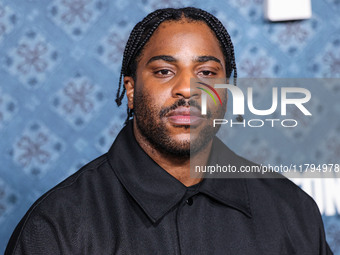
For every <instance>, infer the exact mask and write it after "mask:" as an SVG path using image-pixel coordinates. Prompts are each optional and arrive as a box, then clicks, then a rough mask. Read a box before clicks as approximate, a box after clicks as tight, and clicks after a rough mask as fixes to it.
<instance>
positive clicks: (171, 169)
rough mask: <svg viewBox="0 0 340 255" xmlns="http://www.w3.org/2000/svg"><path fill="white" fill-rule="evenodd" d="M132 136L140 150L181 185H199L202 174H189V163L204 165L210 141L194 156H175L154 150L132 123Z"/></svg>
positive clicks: (192, 172)
mask: <svg viewBox="0 0 340 255" xmlns="http://www.w3.org/2000/svg"><path fill="white" fill-rule="evenodd" d="M133 131H134V135H135V137H136V140H137V142H138V143H139V145H140V146H141V147H142V149H143V150H144V151H145V152H146V154H148V155H149V156H150V158H152V159H153V160H154V161H155V162H156V163H157V164H158V165H159V166H160V167H162V168H163V169H164V170H165V171H167V172H168V173H169V174H170V175H172V176H173V177H174V178H176V179H177V180H178V181H180V182H181V183H182V184H183V185H185V186H187V187H189V186H192V185H194V184H197V183H199V182H200V181H201V180H202V177H203V176H202V173H194V171H191V173H190V161H192V162H195V165H200V166H201V165H206V163H207V162H208V158H209V152H210V150H211V146H212V140H211V141H210V142H209V143H208V144H207V146H205V147H204V148H203V149H202V150H200V151H199V152H197V153H196V154H195V155H190V156H183V157H180V156H176V155H172V154H169V153H166V152H163V151H160V150H158V149H156V148H155V147H154V146H153V145H152V144H151V143H150V142H149V141H148V140H147V139H146V138H145V137H144V136H143V135H142V134H141V133H140V132H139V130H138V127H137V126H136V123H135V121H134V125H133Z"/></svg>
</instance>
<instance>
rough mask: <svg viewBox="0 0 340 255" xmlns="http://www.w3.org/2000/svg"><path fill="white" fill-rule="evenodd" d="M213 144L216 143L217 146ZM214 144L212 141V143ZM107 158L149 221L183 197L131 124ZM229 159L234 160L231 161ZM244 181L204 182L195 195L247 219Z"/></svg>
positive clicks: (181, 189) (183, 190) (181, 188)
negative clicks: (231, 208)
mask: <svg viewBox="0 0 340 255" xmlns="http://www.w3.org/2000/svg"><path fill="white" fill-rule="evenodd" d="M216 139H218V138H216ZM216 139H215V140H216ZM216 141H217V144H219V143H221V142H220V141H219V140H216ZM215 143H216V142H215V141H214V143H213V144H215ZM225 147H226V146H225ZM226 149H227V153H229V154H230V155H228V157H227V158H230V159H232V158H233V157H234V156H236V155H235V154H234V153H233V152H232V151H230V150H229V149H228V148H227V147H226ZM214 154H215V153H212V155H214ZM107 156H108V161H109V163H110V166H111V168H112V169H113V171H114V172H115V174H116V175H117V177H118V179H119V180H120V182H121V183H122V184H123V186H124V187H125V189H126V190H127V191H128V192H129V194H130V195H131V196H132V197H133V198H134V200H135V201H136V202H137V203H138V204H139V206H140V207H141V208H142V209H143V210H144V212H145V213H146V214H147V215H148V217H149V218H150V220H151V221H152V222H154V223H155V222H157V221H158V220H159V219H161V218H162V217H163V216H164V215H165V214H166V213H167V212H168V211H169V210H170V209H171V208H172V207H174V206H175V205H176V204H177V203H178V202H179V201H180V200H181V199H182V198H183V197H184V196H185V193H186V191H187V187H186V186H185V185H183V184H182V183H181V182H179V181H178V180H177V179H176V178H174V177H173V176H171V175H170V174H169V173H168V172H166V171H165V170H164V169H163V168H161V167H160V166H159V165H158V164H157V163H156V162H155V161H153V160H152V159H151V158H150V157H149V156H148V155H147V154H146V153H145V152H144V150H143V149H142V148H141V147H140V145H139V144H138V142H137V141H136V139H135V136H134V134H133V125H132V121H130V122H129V123H128V124H127V125H126V126H125V127H124V128H123V129H122V130H121V132H120V133H119V134H118V136H117V138H116V140H115V142H114V143H113V145H112V147H111V148H110V150H109V152H108V154H107ZM236 157H238V156H236ZM227 158H226V157H215V156H213V157H211V158H210V161H211V160H213V161H215V160H217V161H220V163H221V164H222V163H223V162H221V159H227ZM232 160H233V161H235V158H234V159H232ZM245 181H246V180H245V179H210V178H209V179H204V180H203V181H202V183H201V185H200V186H199V192H201V193H204V194H206V195H208V196H210V197H212V198H213V199H216V200H218V201H219V202H221V203H223V204H225V205H227V206H230V207H233V208H234V209H237V210H239V211H241V212H243V213H244V214H246V215H247V216H249V217H251V211H250V206H249V198H248V193H247V189H246V183H245Z"/></svg>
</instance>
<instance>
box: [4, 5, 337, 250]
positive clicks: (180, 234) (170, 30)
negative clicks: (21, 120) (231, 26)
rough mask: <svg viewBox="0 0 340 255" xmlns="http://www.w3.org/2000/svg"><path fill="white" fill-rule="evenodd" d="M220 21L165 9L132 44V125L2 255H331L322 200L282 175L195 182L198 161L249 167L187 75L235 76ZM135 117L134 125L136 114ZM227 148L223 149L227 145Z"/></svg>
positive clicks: (22, 227) (127, 78)
mask: <svg viewBox="0 0 340 255" xmlns="http://www.w3.org/2000/svg"><path fill="white" fill-rule="evenodd" d="M232 72H234V77H235V78H236V65H235V59H234V51H233V45H232V43H231V40H230V37H229V35H228V33H227V31H226V30H225V28H224V27H223V25H222V24H221V23H220V22H219V21H218V20H217V19H216V18H215V17H214V16H212V15H211V14H209V13H207V12H205V11H202V10H199V9H196V8H184V9H161V10H157V11H155V12H153V13H151V14H149V15H148V16H147V17H146V18H144V19H143V20H142V21H141V22H140V23H138V24H137V25H136V26H135V28H134V29H133V31H132V32H131V35H130V38H129V40H128V42H127V45H126V48H125V52H124V58H123V66H122V72H121V78H120V84H119V85H121V81H122V79H123V81H124V89H123V90H122V91H120V87H119V90H118V93H117V103H118V104H120V103H121V100H122V99H123V97H124V95H125V93H126V96H127V99H128V117H127V122H126V123H127V124H126V126H125V127H124V128H123V129H122V131H121V132H120V134H119V135H118V136H117V138H116V140H115V142H114V144H113V145H112V147H111V149H110V150H109V152H108V153H107V154H105V155H103V156H101V157H99V158H98V159H96V160H94V161H93V162H91V163H89V164H88V165H86V166H85V167H83V168H82V169H81V170H79V171H78V172H77V173H75V174H74V175H73V176H71V177H69V178H68V179H66V180H65V181H64V182H62V183H61V184H59V185H58V186H56V187H55V188H53V189H52V190H51V191H49V192H47V194H45V195H44V196H43V197H41V198H40V199H39V200H38V201H37V202H36V203H35V204H34V205H33V206H32V207H31V209H30V210H29V211H28V213H27V214H26V215H25V217H24V218H23V219H22V221H21V222H20V223H19V225H18V226H17V228H16V230H15V231H14V233H13V235H12V237H11V239H10V241H9V244H8V247H7V250H6V254H34V255H37V254H217V255H219V254H233V255H237V254H242V255H246V254H252V255H254V254H289V255H291V254H308V255H312V254H332V252H331V251H330V249H329V247H328V245H327V243H326V241H325V235H324V230H323V225H322V221H321V217H320V214H319V211H318V208H317V206H316V205H315V203H314V201H313V200H312V199H311V198H310V197H308V196H307V195H306V194H305V193H304V192H303V191H301V190H300V189H299V188H298V187H297V186H295V185H294V184H293V183H291V182H290V181H288V180H286V179H246V178H242V179H240V178H239V179H236V178H228V179H221V178H219V179H203V176H196V178H192V177H190V171H189V169H190V161H191V160H194V161H195V162H198V163H199V164H200V165H206V164H208V162H215V163H219V164H220V165H223V164H232V165H235V166H237V167H239V166H241V165H251V164H252V163H251V162H249V161H247V160H245V159H243V158H241V157H239V156H237V155H236V154H234V153H233V152H232V151H230V150H229V149H228V148H227V147H226V146H225V145H223V144H222V143H221V141H219V140H218V139H217V138H216V137H215V133H216V131H217V130H216V129H214V128H212V126H211V120H212V119H213V118H217V117H221V116H223V114H224V112H225V110H224V109H225V106H226V101H227V96H226V95H225V96H222V99H223V106H224V107H223V108H211V109H210V110H209V112H208V114H207V117H206V118H204V117H202V116H201V115H200V114H199V109H200V93H201V92H200V90H199V89H197V90H194V91H190V80H191V79H192V78H198V79H201V80H202V81H203V80H206V79H208V78H216V79H217V78H221V79H223V78H229V77H230V76H231V74H232ZM131 117H133V119H132V120H130V118H131ZM221 148H223V150H222V151H221V150H220V149H221Z"/></svg>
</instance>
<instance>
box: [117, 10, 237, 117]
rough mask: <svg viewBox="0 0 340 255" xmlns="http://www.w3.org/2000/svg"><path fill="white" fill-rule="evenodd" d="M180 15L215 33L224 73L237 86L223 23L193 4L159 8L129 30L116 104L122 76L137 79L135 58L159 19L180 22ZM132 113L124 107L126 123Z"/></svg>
mask: <svg viewBox="0 0 340 255" xmlns="http://www.w3.org/2000/svg"><path fill="white" fill-rule="evenodd" d="M183 17H185V18H187V19H188V20H192V21H203V22H205V23H206V24H207V25H208V26H209V27H210V28H211V30H212V31H213V32H214V33H215V35H216V38H217V40H218V41H219V43H220V46H221V50H222V52H223V55H224V58H225V64H226V70H225V71H226V75H227V77H228V78H230V77H231V74H232V73H233V83H234V85H235V86H236V84H237V69H236V61H235V52H234V46H233V43H232V41H231V38H230V35H229V34H228V32H227V30H226V29H225V27H224V26H223V24H222V23H221V22H220V21H219V20H218V19H217V18H216V17H215V16H213V15H212V14H210V13H209V12H206V11H204V10H201V9H198V8H194V7H186V8H180V9H174V8H165V9H159V10H156V11H154V12H152V13H150V14H149V15H147V16H146V17H145V18H144V19H143V20H142V21H140V22H139V23H137V24H136V26H135V27H134V28H133V29H132V31H131V34H130V36H129V39H128V41H127V43H126V46H125V49H124V54H123V61H122V68H121V71H120V76H119V84H118V90H117V94H116V100H115V101H116V103H117V105H118V106H120V105H121V104H122V100H123V98H124V95H125V92H126V89H125V86H123V89H121V87H122V79H123V76H124V77H125V76H131V77H132V78H133V79H134V80H135V79H136V69H137V62H138V57H139V56H140V55H141V52H142V51H143V48H144V47H145V45H146V44H147V42H148V41H149V40H150V38H151V36H152V35H153V33H154V32H155V31H156V29H157V28H158V27H159V25H160V24H161V23H162V22H164V21H179V20H181V19H182V18H183ZM132 116H133V110H131V109H129V108H127V118H126V121H125V124H126V123H127V122H128V120H129V119H130V118H131V117H132Z"/></svg>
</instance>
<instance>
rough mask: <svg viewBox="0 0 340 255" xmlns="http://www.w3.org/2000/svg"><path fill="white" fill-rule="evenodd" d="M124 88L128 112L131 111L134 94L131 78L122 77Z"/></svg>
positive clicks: (133, 82)
mask: <svg viewBox="0 0 340 255" xmlns="http://www.w3.org/2000/svg"><path fill="white" fill-rule="evenodd" d="M124 87H125V90H126V97H127V99H128V107H129V109H130V110H132V109H133V95H134V92H135V81H134V80H133V78H132V77H131V76H125V77H124Z"/></svg>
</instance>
